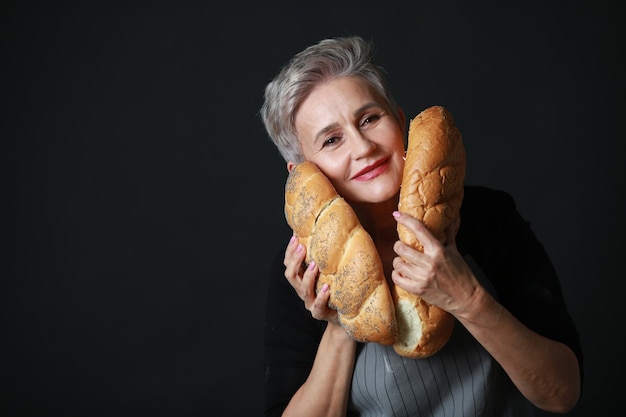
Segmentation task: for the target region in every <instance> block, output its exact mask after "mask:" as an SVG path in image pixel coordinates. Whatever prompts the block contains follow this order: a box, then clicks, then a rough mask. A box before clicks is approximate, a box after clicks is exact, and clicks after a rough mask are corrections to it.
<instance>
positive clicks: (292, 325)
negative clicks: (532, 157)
mask: <svg viewBox="0 0 626 417" xmlns="http://www.w3.org/2000/svg"><path fill="white" fill-rule="evenodd" d="M261 116H262V118H263V122H264V124H265V127H266V129H267V132H268V134H269V136H270V138H271V139H272V140H273V142H274V143H275V145H276V146H277V148H278V149H279V151H280V152H281V154H282V156H283V158H284V159H285V161H286V163H287V169H288V170H292V169H293V167H294V166H295V165H296V164H297V163H299V162H302V161H304V160H308V161H312V162H314V163H315V164H316V165H317V166H318V167H319V168H320V170H321V171H322V172H323V173H324V174H325V175H326V176H327V177H328V178H329V180H330V181H331V182H332V184H333V185H334V186H335V188H336V189H337V191H338V192H339V194H341V196H342V197H343V198H344V199H345V200H346V201H348V202H349V203H350V205H351V206H352V207H353V209H354V210H355V212H356V213H357V216H358V217H359V220H360V221H361V223H362V224H363V226H364V227H365V229H366V230H367V231H368V232H369V233H370V235H371V236H372V238H373V240H374V242H375V244H376V247H377V249H378V251H379V254H380V256H381V259H382V261H383V265H384V270H385V273H386V276H387V278H388V280H389V281H390V284H391V283H393V284H395V285H398V286H400V287H402V288H404V289H406V290H408V291H411V292H414V293H415V294H418V295H419V296H421V297H422V298H423V299H424V300H426V301H427V302H429V303H431V304H433V305H436V306H438V307H440V308H442V309H444V310H446V311H448V312H449V313H451V314H452V315H453V316H454V317H455V319H456V322H457V323H456V325H455V330H454V333H453V335H452V337H451V338H450V340H449V342H448V343H447V344H446V346H445V347H444V348H443V349H442V350H441V351H439V352H438V353H437V354H435V355H433V356H431V357H428V358H425V359H408V358H404V357H401V356H399V355H397V354H396V353H395V352H394V351H393V348H392V347H390V346H383V345H379V344H376V343H367V344H362V343H357V342H355V341H354V340H352V339H351V338H350V337H349V336H348V334H347V333H346V332H345V331H344V330H343V329H342V327H341V326H340V325H339V324H338V320H337V313H336V311H334V310H332V309H330V308H328V306H327V303H328V299H329V291H328V290H329V288H328V287H326V288H324V289H323V290H322V291H320V292H319V293H318V294H316V292H315V289H314V285H315V279H316V276H317V274H318V269H317V266H316V265H315V264H314V263H311V264H309V265H308V267H307V268H306V270H305V269H304V268H303V267H302V265H303V261H304V259H305V255H306V248H305V247H304V246H303V245H302V244H300V243H299V242H298V237H297V236H292V237H291V240H290V241H289V243H288V245H287V247H286V249H285V248H283V249H281V252H280V253H279V255H278V257H277V259H276V262H275V264H274V266H273V268H272V274H271V279H270V284H269V293H268V300H267V318H266V329H265V334H266V343H265V347H266V381H265V384H266V415H268V416H274V415H283V416H291V415H297V416H299V417H302V416H309V415H310V416H346V415H348V416H351V415H354V416H429V417H430V416H529V415H533V412H534V409H535V407H536V408H539V409H543V410H547V411H552V412H557V413H565V412H567V411H569V410H571V409H572V408H573V407H574V405H575V404H576V403H577V401H578V398H579V396H580V391H581V382H582V353H581V348H580V344H579V338H578V334H577V331H576V328H575V326H574V324H573V322H572V320H571V317H570V316H569V313H568V312H567V308H566V306H565V303H564V301H563V296H562V294H561V289H560V284H559V281H558V278H557V276H556V274H555V271H554V268H553V267H552V265H551V263H550V260H549V259H548V257H547V255H546V253H545V251H544V250H543V247H542V246H541V244H540V243H539V242H538V241H537V239H536V238H535V236H534V235H533V234H532V232H531V230H530V228H529V226H528V224H527V223H526V222H525V221H524V220H523V219H522V218H521V217H520V216H519V214H518V213H517V211H516V208H515V204H514V202H513V200H512V198H511V197H510V196H509V195H508V194H505V193H504V192H500V191H495V190H490V189H487V188H484V187H470V186H466V187H465V196H464V200H463V206H462V208H461V219H462V222H461V219H457V222H460V229H459V231H458V234H457V235H456V239H455V236H454V233H453V232H452V230H454V228H455V227H456V226H459V224H458V223H457V224H456V225H453V226H451V227H450V231H449V232H448V239H447V241H448V242H449V243H447V244H446V245H441V244H440V243H439V242H438V241H437V240H436V239H435V238H434V237H433V236H432V235H431V234H430V233H429V232H428V230H426V229H425V227H424V226H423V225H422V224H421V223H420V222H419V221H417V220H416V219H414V218H412V217H410V216H408V215H406V214H402V213H399V212H397V211H396V210H397V206H398V196H399V189H400V184H401V181H402V172H403V166H404V158H403V156H404V151H405V132H406V118H405V115H404V114H403V112H402V110H401V109H400V108H399V107H398V106H397V104H396V102H395V100H394V98H393V96H392V94H391V93H390V91H389V89H388V87H387V84H386V81H385V77H384V74H383V72H382V70H381V68H379V67H377V66H376V65H374V64H373V63H372V62H371V56H370V46H369V44H368V43H366V42H365V41H364V40H363V39H361V38H359V37H348V38H337V39H326V40H323V41H321V42H319V43H318V44H316V45H312V46H310V47H309V48H307V49H305V50H304V51H302V52H300V53H299V54H297V55H296V56H294V58H293V59H292V60H291V61H290V62H289V63H288V64H287V65H286V66H285V67H284V68H283V69H282V70H281V71H280V73H279V74H278V75H277V77H276V78H275V79H274V80H273V81H272V82H270V83H269V84H268V86H267V87H266V91H265V102H264V104H263V107H262V109H261ZM398 223H401V224H403V225H404V226H406V227H408V228H409V229H411V230H412V231H413V232H414V233H415V235H416V236H417V238H418V239H419V240H420V241H421V242H422V243H423V244H424V252H423V253H422V252H418V251H415V250H413V249H411V248H410V247H408V246H406V245H404V244H403V243H401V242H399V241H398V237H397V231H396V230H397V224H398ZM401 258H402V259H403V260H402V259H401ZM285 278H286V279H285Z"/></svg>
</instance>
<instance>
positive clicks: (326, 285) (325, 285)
mask: <svg viewBox="0 0 626 417" xmlns="http://www.w3.org/2000/svg"><path fill="white" fill-rule="evenodd" d="M329 288H330V285H328V284H324V285H323V286H322V292H328V289H329Z"/></svg>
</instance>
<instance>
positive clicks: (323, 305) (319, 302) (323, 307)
mask: <svg viewBox="0 0 626 417" xmlns="http://www.w3.org/2000/svg"><path fill="white" fill-rule="evenodd" d="M329 300H330V286H329V285H328V284H324V285H323V286H322V288H321V289H320V291H319V293H318V294H317V297H315V300H314V302H313V304H312V305H311V309H310V311H311V316H313V317H314V318H316V319H318V320H327V321H333V322H337V311H336V310H333V309H331V308H329V307H328V302H329Z"/></svg>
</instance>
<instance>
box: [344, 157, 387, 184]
mask: <svg viewBox="0 0 626 417" xmlns="http://www.w3.org/2000/svg"><path fill="white" fill-rule="evenodd" d="M388 162H389V158H383V159H379V160H378V161H376V162H374V163H373V164H372V165H368V166H366V167H365V168H364V169H362V170H360V171H359V172H358V173H357V174H356V175H355V176H354V177H352V179H353V180H354V181H369V180H371V179H373V178H376V177H377V176H379V175H380V174H382V173H383V172H385V171H386V170H387V168H388V167H389V163H388Z"/></svg>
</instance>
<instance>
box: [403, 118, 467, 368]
mask: <svg viewBox="0 0 626 417" xmlns="http://www.w3.org/2000/svg"><path fill="white" fill-rule="evenodd" d="M465 170H466V160H465V149H464V147H463V143H462V138H461V133H460V131H459V129H458V128H457V127H456V125H455V124H454V121H453V119H452V116H451V115H450V113H449V112H448V111H447V110H446V109H445V108H444V107H441V106H433V107H430V108H428V109H426V110H424V111H422V112H421V113H420V114H418V115H417V116H416V117H415V118H414V119H412V120H411V123H410V125H409V136H408V146H407V154H406V161H405V166H404V173H403V178H402V186H401V188H400V200H399V204H398V210H399V211H402V212H404V213H407V214H410V215H411V216H413V217H415V218H416V219H418V220H420V221H422V222H423V223H424V225H425V226H426V227H427V228H428V230H429V231H430V232H431V233H432V234H433V235H434V236H435V237H436V238H437V239H439V241H440V242H442V243H445V238H446V233H445V231H446V229H447V228H448V226H449V225H450V224H451V223H452V221H453V220H454V219H455V218H456V217H458V216H459V211H460V208H461V202H462V200H463V184H464V180H465ZM455 233H456V231H455ZM398 237H399V239H400V240H401V241H403V242H404V243H406V244H408V245H410V246H412V247H413V248H415V249H417V250H419V251H423V246H422V244H421V242H420V241H419V240H418V239H417V238H416V237H415V235H414V234H413V233H412V232H411V231H410V230H408V229H407V228H406V227H404V226H403V225H401V224H398ZM391 292H392V295H393V298H394V302H395V309H396V318H397V321H398V336H397V340H396V342H395V343H394V345H393V347H394V350H395V351H396V352H397V353H398V354H400V355H402V356H406V357H412V358H424V357H427V356H430V355H432V354H434V353H436V352H438V351H439V350H440V349H441V348H442V347H443V346H444V345H445V344H446V343H447V341H448V339H449V338H450V335H451V333H452V330H453V327H454V318H453V317H452V316H451V315H450V314H449V313H447V312H445V311H443V310H441V309H440V308H438V307H435V306H431V305H429V304H428V303H426V302H425V301H424V300H422V299H421V297H419V296H417V295H415V294H412V293H409V292H408V291H405V290H403V289H402V288H400V287H398V286H396V285H393V286H392V288H391Z"/></svg>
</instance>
